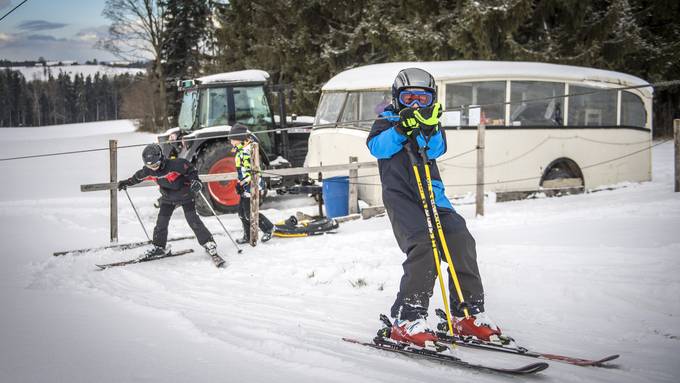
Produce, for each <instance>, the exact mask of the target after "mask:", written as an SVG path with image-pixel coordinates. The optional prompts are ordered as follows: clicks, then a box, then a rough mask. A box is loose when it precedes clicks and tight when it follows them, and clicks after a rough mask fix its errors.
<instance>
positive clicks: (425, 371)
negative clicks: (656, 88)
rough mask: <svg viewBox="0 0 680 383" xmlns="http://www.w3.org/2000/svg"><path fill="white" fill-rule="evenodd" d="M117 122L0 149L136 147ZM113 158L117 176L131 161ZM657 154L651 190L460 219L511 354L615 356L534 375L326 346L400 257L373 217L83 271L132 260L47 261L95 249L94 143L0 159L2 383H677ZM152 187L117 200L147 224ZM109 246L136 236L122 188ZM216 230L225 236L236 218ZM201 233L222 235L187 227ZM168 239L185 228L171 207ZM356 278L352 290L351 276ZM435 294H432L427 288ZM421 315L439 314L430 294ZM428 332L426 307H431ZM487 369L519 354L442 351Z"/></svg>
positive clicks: (366, 317)
mask: <svg viewBox="0 0 680 383" xmlns="http://www.w3.org/2000/svg"><path fill="white" fill-rule="evenodd" d="M133 130H134V129H133V127H132V125H131V124H130V123H129V122H126V121H113V122H105V123H96V124H84V125H68V126H62V127H44V128H22V129H0V157H2V158H5V157H10V156H18V155H29V154H40V153H47V152H54V151H68V150H75V149H83V148H98V147H100V148H101V147H106V146H107V145H108V140H109V139H110V138H117V139H118V140H119V145H127V144H136V143H148V142H151V141H152V140H153V136H151V135H149V134H142V133H135V132H134V131H133ZM140 151H141V150H140V149H138V148H137V149H122V150H121V151H120V159H119V174H121V175H127V174H131V173H132V172H133V171H134V170H135V169H136V168H137V167H138V166H139V164H140V161H139V157H140ZM672 158H673V152H672V145H671V143H666V144H663V145H660V146H657V147H656V148H654V153H653V164H654V181H652V182H649V183H643V184H634V185H629V186H628V187H625V188H620V189H616V190H612V191H602V192H598V193H592V194H586V195H578V196H571V197H565V198H553V199H538V200H526V201H517V202H509V203H498V204H490V205H489V206H487V209H486V210H487V215H486V216H485V217H483V218H474V216H473V214H474V213H473V211H474V207H473V206H471V205H466V206H462V207H460V208H459V211H460V212H461V213H462V214H463V215H464V216H465V217H466V219H467V220H468V225H469V227H470V230H471V232H472V233H473V235H474V236H475V237H476V239H477V244H478V254H479V263H480V268H481V271H482V275H483V278H484V280H485V288H486V292H487V309H488V312H489V314H490V315H491V316H492V317H493V318H494V319H495V320H496V321H497V322H498V323H499V324H500V325H501V327H502V328H503V330H504V331H505V332H506V333H507V334H510V335H512V336H514V337H515V338H516V339H517V340H518V341H519V342H520V343H521V344H523V345H525V346H527V347H530V348H533V349H536V350H537V351H543V352H548V353H563V354H567V355H572V356H581V357H586V358H589V357H600V356H604V355H609V354H613V353H620V354H621V358H620V359H619V360H617V361H616V364H615V365H616V366H617V368H583V367H576V366H571V365H566V364H561V363H556V362H551V363H550V368H549V369H548V370H546V371H544V372H542V373H540V374H539V375H538V376H536V377H529V378H516V379H513V378H508V377H505V376H499V375H493V374H487V373H479V372H472V371H467V370H461V369H456V368H450V367H445V366H443V365H440V364H436V363H431V362H426V361H418V360H412V359H408V358H406V357H402V356H397V355H392V354H387V353H384V352H381V351H377V350H371V349H368V348H364V347H361V346H357V345H352V344H348V343H345V342H343V341H341V337H346V336H349V337H354V338H361V339H365V340H368V339H371V338H372V337H373V335H374V334H375V331H376V330H377V329H378V328H379V327H380V323H379V322H378V315H379V314H380V313H381V312H387V311H388V309H389V307H390V305H391V304H392V301H393V299H394V295H395V294H396V291H397V287H398V282H399V278H400V276H401V262H402V261H403V260H404V256H403V255H402V254H401V253H400V251H399V249H398V248H397V245H396V242H395V240H394V238H393V235H392V232H391V229H390V226H389V222H388V220H387V218H385V217H382V218H376V219H371V220H367V221H354V222H349V223H346V224H343V225H341V227H340V229H339V230H338V234H336V235H327V236H320V237H312V238H297V239H280V238H274V239H272V240H271V241H270V242H268V243H265V244H261V245H259V246H258V247H256V248H250V247H249V248H247V249H245V250H244V253H243V254H242V255H237V254H235V252H234V251H233V248H232V247H231V245H230V243H229V241H228V239H227V238H226V237H225V236H218V237H216V239H217V241H218V245H219V248H220V250H221V253H222V254H223V255H224V256H225V258H227V261H228V263H229V266H228V267H227V268H226V269H224V270H218V269H216V268H215V267H214V266H213V264H212V262H211V261H210V260H209V258H208V257H207V256H206V255H205V254H204V253H203V251H201V249H200V247H199V245H198V244H197V243H196V242H194V241H183V242H180V243H175V244H174V245H173V246H174V247H175V248H179V249H181V248H189V247H190V248H193V249H194V250H195V252H194V253H192V254H189V255H185V256H182V257H177V258H171V259H168V260H163V261H158V262H150V263H146V264H140V265H133V266H130V267H126V268H118V269H111V270H106V271H97V269H96V268H95V266H94V264H95V263H104V262H113V261H117V260H122V259H127V258H131V257H135V256H137V255H138V254H140V253H141V252H142V251H143V249H137V250H133V251H129V252H127V253H121V252H115V251H101V252H97V253H91V254H86V255H80V256H73V255H71V256H65V257H59V258H55V257H52V255H51V254H52V253H53V252H54V251H58V250H66V249H76V248H83V247H90V246H98V245H105V244H106V243H107V240H108V230H109V229H108V225H107V222H108V194H107V193H106V192H95V193H81V192H80V191H79V185H80V184H83V183H96V182H106V180H107V179H108V175H107V169H108V154H107V152H105V151H102V152H93V153H86V154H74V155H68V156H61V157H50V158H37V159H26V160H19V161H1V162H0V174H2V175H3V177H2V178H3V187H2V188H0V227H1V230H0V243H1V245H0V246H1V248H0V254H1V256H0V308H1V314H0V382H7V383H14V382H48V381H49V382H217V381H222V382H343V383H344V382H352V383H358V382H390V383H396V382H416V381H420V382H454V381H458V382H463V381H465V382H468V381H475V382H507V381H524V380H527V381H541V382H578V383H582V382H677V381H678V380H679V379H680V193H675V194H674V193H673V192H672V171H673V167H672ZM156 194H157V191H156V190H155V188H141V189H131V190H130V195H131V196H132V198H133V199H134V200H135V202H136V203H137V204H138V206H139V208H140V210H141V214H142V218H143V219H144V221H145V222H146V223H147V225H148V226H149V228H150V227H152V226H153V222H154V220H155V215H156V210H155V208H154V207H153V206H152V202H153V200H154V198H155V196H156ZM118 203H119V206H120V213H121V217H120V221H121V222H120V239H121V242H128V241H138V240H143V239H144V234H143V232H142V230H141V228H140V226H139V224H138V223H137V221H136V218H135V216H134V212H133V211H132V209H131V208H130V206H129V203H128V201H127V199H126V198H125V196H124V195H121V196H120V200H119V201H118ZM264 209H265V210H264V213H265V214H266V215H267V216H268V217H269V218H270V219H272V220H280V219H283V218H285V217H287V216H289V215H291V214H294V213H295V212H296V211H298V210H301V211H304V212H307V213H314V212H315V209H316V208H315V206H313V205H312V202H311V200H308V199H306V198H295V199H291V198H290V197H287V198H280V197H279V198H277V199H273V200H269V201H268V202H267V203H265V205H264ZM224 221H225V223H226V224H227V226H228V227H229V228H232V229H234V230H235V231H236V232H235V234H236V235H240V232H239V231H237V230H238V228H239V227H240V224H239V223H238V220H237V218H236V217H235V216H233V215H232V216H225V217H224ZM205 222H206V223H207V224H208V227H209V228H210V229H211V231H213V232H214V233H219V232H220V227H219V225H218V223H217V222H216V221H215V220H214V218H205ZM170 230H171V236H179V235H186V234H189V233H190V229H189V227H188V226H187V224H186V223H185V222H184V219H183V217H182V213H181V212H180V211H178V212H177V213H176V214H175V216H174V218H173V221H172V222H171V226H170ZM360 280H361V281H363V282H365V283H361V282H359V283H357V282H358V281H360ZM437 290H438V289H437ZM432 302H433V304H432V307H433V308H434V307H440V306H441V299H440V297H439V295H438V294H436V295H435V297H434V298H433V301H432ZM430 319H431V324H432V325H434V324H435V321H434V316H431V318H430ZM456 354H458V355H459V356H460V357H462V358H465V359H467V360H470V361H478V362H481V361H484V362H486V363H489V364H494V365H506V366H507V365H520V364H525V363H529V362H533V361H534V360H533V359H529V358H521V357H517V356H511V355H499V354H495V353H491V352H484V351H475V350H469V349H458V350H457V351H456Z"/></svg>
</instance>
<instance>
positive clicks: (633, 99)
mask: <svg viewBox="0 0 680 383" xmlns="http://www.w3.org/2000/svg"><path fill="white" fill-rule="evenodd" d="M646 122H647V112H646V111H645V104H644V103H643V102H642V100H641V99H640V97H638V96H637V95H635V94H633V93H631V92H627V91H623V92H621V125H623V126H637V127H640V128H644V127H645V125H646Z"/></svg>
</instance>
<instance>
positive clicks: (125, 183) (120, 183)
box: [118, 179, 133, 190]
mask: <svg viewBox="0 0 680 383" xmlns="http://www.w3.org/2000/svg"><path fill="white" fill-rule="evenodd" d="M132 185H133V183H132V181H130V180H129V179H127V180H122V181H118V190H125V189H127V188H128V186H132Z"/></svg>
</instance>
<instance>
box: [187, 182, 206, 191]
mask: <svg viewBox="0 0 680 383" xmlns="http://www.w3.org/2000/svg"><path fill="white" fill-rule="evenodd" d="M189 190H190V191H191V192H192V193H193V194H198V192H200V191H201V190H203V183H202V182H201V181H199V180H193V181H191V185H190V186H189Z"/></svg>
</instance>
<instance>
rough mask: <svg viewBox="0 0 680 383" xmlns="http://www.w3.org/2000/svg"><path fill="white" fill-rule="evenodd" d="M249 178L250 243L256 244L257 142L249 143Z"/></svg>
mask: <svg viewBox="0 0 680 383" xmlns="http://www.w3.org/2000/svg"><path fill="white" fill-rule="evenodd" d="M250 145H251V147H252V149H251V154H250V162H251V178H250V245H251V246H255V245H257V239H258V238H257V236H258V233H259V227H260V188H259V182H260V174H259V173H260V148H259V146H258V145H257V142H253V143H252V144H250Z"/></svg>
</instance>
